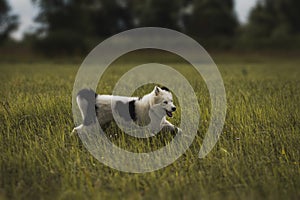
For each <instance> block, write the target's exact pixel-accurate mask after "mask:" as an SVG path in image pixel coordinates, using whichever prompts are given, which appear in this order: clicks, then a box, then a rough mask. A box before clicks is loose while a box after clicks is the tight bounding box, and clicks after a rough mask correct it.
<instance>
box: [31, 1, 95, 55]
mask: <svg viewBox="0 0 300 200" xmlns="http://www.w3.org/2000/svg"><path fill="white" fill-rule="evenodd" d="M33 2H34V3H36V4H37V5H38V6H39V7H40V13H39V15H38V16H37V18H36V22H39V23H41V26H40V28H39V29H38V31H37V36H38V38H39V40H38V41H37V47H38V48H39V49H40V50H42V51H44V52H45V53H47V54H48V53H50V54H61V53H64V54H72V53H80V52H84V51H86V50H87V42H86V38H87V36H88V35H89V33H90V30H91V27H92V26H91V24H90V21H89V10H90V7H89V4H88V3H87V2H86V1H84V0H52V1H49V0H33Z"/></svg>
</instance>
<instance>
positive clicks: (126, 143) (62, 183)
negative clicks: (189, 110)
mask: <svg viewBox="0 0 300 200" xmlns="http://www.w3.org/2000/svg"><path fill="white" fill-rule="evenodd" d="M213 58H214V60H215V61H216V64H217V65H218V67H219V70H220V73H221V75H222V77H223V80H224V84H225V89H226V94H227V109H228V110H227V116H226V122H225V125H224V129H223V132H222V135H221V137H220V139H219V141H218V143H217V145H216V146H215V147H214V149H213V150H212V151H211V152H210V154H208V156H207V157H205V158H204V159H199V158H198V151H199V150H200V147H201V144H202V141H203V137H204V134H205V131H206V129H207V127H208V124H209V119H210V100H209V95H208V92H207V89H206V87H205V84H204V83H203V81H202V79H201V77H200V76H197V75H194V74H195V73H194V71H193V69H192V68H191V67H189V66H186V65H185V63H181V62H173V61H170V60H167V61H165V62H166V63H168V62H170V63H169V65H170V66H173V67H174V68H176V69H178V71H180V72H181V73H182V74H183V75H185V76H186V77H189V81H190V84H191V85H192V87H193V88H194V90H195V92H196V94H197V97H198V98H199V99H198V103H199V107H200V113H201V119H199V120H200V125H199V130H198V134H197V136H196V138H195V140H194V141H193V143H192V145H191V146H190V148H189V149H188V150H187V151H186V152H185V154H184V155H182V156H181V157H180V158H179V159H178V160H176V161H175V162H174V163H173V164H171V165H169V166H168V167H165V168H163V169H160V170H158V171H154V172H150V173H144V174H133V173H125V172H120V171H117V170H114V169H112V168H110V167H107V166H105V165H104V164H102V163H100V162H98V161H97V160H96V159H95V158H94V157H93V156H92V155H91V154H90V153H89V152H88V151H87V150H86V148H85V147H84V145H83V144H82V142H81V141H80V139H79V137H78V136H77V135H73V136H72V135H70V133H71V131H72V129H73V127H74V122H73V116H72V108H71V107H72V104H71V92H72V87H73V83H74V79H75V75H76V72H77V70H78V68H79V66H80V60H76V61H68V59H58V60H51V59H45V60H43V59H40V60H34V59H33V60H24V61H12V60H5V59H4V60H2V61H1V62H0V80H1V87H0V94H1V96H0V149H1V153H0V199H300V190H299V188H300V79H299V77H300V67H299V66H300V57H299V56H297V55H296V54H291V55H289V54H286V55H282V54H279V53H277V54H263V55H261V54H250V55H247V54H220V53H219V54H218V53H217V54H216V55H214V56H213ZM131 66H132V63H130V62H128V60H127V61H126V60H124V61H122V60H121V61H119V62H116V63H115V65H114V67H112V68H110V69H109V70H108V71H107V72H106V76H105V77H104V79H103V80H101V81H100V83H99V85H100V86H101V87H98V89H97V91H98V92H101V93H109V92H111V90H112V88H113V86H114V83H115V81H116V80H118V78H119V77H120V76H121V75H122V73H124V72H126V70H127V69H128V68H130V67H131ZM151 87H152V86H150V85H149V86H145V87H144V88H141V89H140V90H138V91H137V92H136V94H137V95H143V94H145V93H147V92H149V90H151V89H150V88H151ZM177 106H178V108H180V105H177ZM179 110H180V109H179ZM179 114H180V111H179V112H178V113H177V114H175V116H174V118H173V119H171V121H172V122H173V123H175V124H179V121H180V117H179ZM106 133H107V135H108V136H110V139H111V140H112V141H113V142H114V143H116V144H118V145H119V146H121V147H122V148H127V149H129V150H132V151H138V152H145V151H149V149H153V148H159V147H161V146H163V145H164V144H165V143H166V142H168V141H169V140H170V139H172V136H171V135H168V134H166V135H158V136H157V138H156V139H155V140H151V141H149V140H145V141H140V140H136V139H134V138H126V136H124V135H123V134H122V132H121V131H119V130H118V128H117V127H116V126H115V125H113V124H112V125H111V126H110V127H108V128H107V130H106Z"/></svg>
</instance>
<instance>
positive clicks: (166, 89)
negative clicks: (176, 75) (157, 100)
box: [161, 87, 170, 92]
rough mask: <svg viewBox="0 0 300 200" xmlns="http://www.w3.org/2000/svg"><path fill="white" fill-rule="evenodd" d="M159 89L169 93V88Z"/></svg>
mask: <svg viewBox="0 0 300 200" xmlns="http://www.w3.org/2000/svg"><path fill="white" fill-rule="evenodd" d="M161 89H162V90H165V91H167V92H170V90H169V88H167V87H162V88H161Z"/></svg>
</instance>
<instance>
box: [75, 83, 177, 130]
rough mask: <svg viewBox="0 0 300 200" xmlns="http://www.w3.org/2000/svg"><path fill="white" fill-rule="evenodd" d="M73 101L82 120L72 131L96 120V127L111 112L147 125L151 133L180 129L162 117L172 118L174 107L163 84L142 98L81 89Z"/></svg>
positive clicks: (110, 116) (109, 118)
mask: <svg viewBox="0 0 300 200" xmlns="http://www.w3.org/2000/svg"><path fill="white" fill-rule="evenodd" d="M77 104H78V106H79V109H80V111H81V115H82V118H83V123H82V124H81V125H79V126H77V127H75V128H74V129H73V132H74V131H78V130H80V129H81V128H82V127H83V126H88V125H90V124H92V123H95V122H96V120H97V119H98V122H99V123H100V126H103V125H105V124H107V123H109V122H111V121H113V119H114V116H115V113H117V114H118V117H120V118H122V119H123V121H125V122H126V121H127V122H128V121H134V122H135V123H136V124H138V125H147V124H150V127H151V128H150V131H153V132H157V131H159V130H165V131H172V132H177V131H179V130H180V129H179V128H177V127H175V126H174V125H173V124H171V123H170V122H169V121H167V119H166V116H168V117H172V116H173V114H172V113H173V112H174V111H175V110H176V107H175V105H174V104H173V97H172V94H171V92H170V91H169V89H168V88H166V87H162V88H160V87H158V86H155V87H154V89H153V91H152V92H150V93H149V94H147V95H145V96H143V97H142V98H138V97H124V96H113V95H99V94H96V93H95V92H94V91H92V90H88V89H83V90H81V91H80V92H79V93H78V95H77Z"/></svg>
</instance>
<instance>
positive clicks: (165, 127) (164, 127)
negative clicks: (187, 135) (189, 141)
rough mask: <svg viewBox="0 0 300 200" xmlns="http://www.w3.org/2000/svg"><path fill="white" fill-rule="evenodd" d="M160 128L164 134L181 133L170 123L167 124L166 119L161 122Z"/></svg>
mask: <svg viewBox="0 0 300 200" xmlns="http://www.w3.org/2000/svg"><path fill="white" fill-rule="evenodd" d="M161 127H162V128H161V130H162V131H166V132H172V133H178V132H181V131H182V130H181V129H180V128H178V127H176V126H174V125H173V124H172V123H171V122H169V121H168V120H166V119H165V120H163V122H162V123H161Z"/></svg>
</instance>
